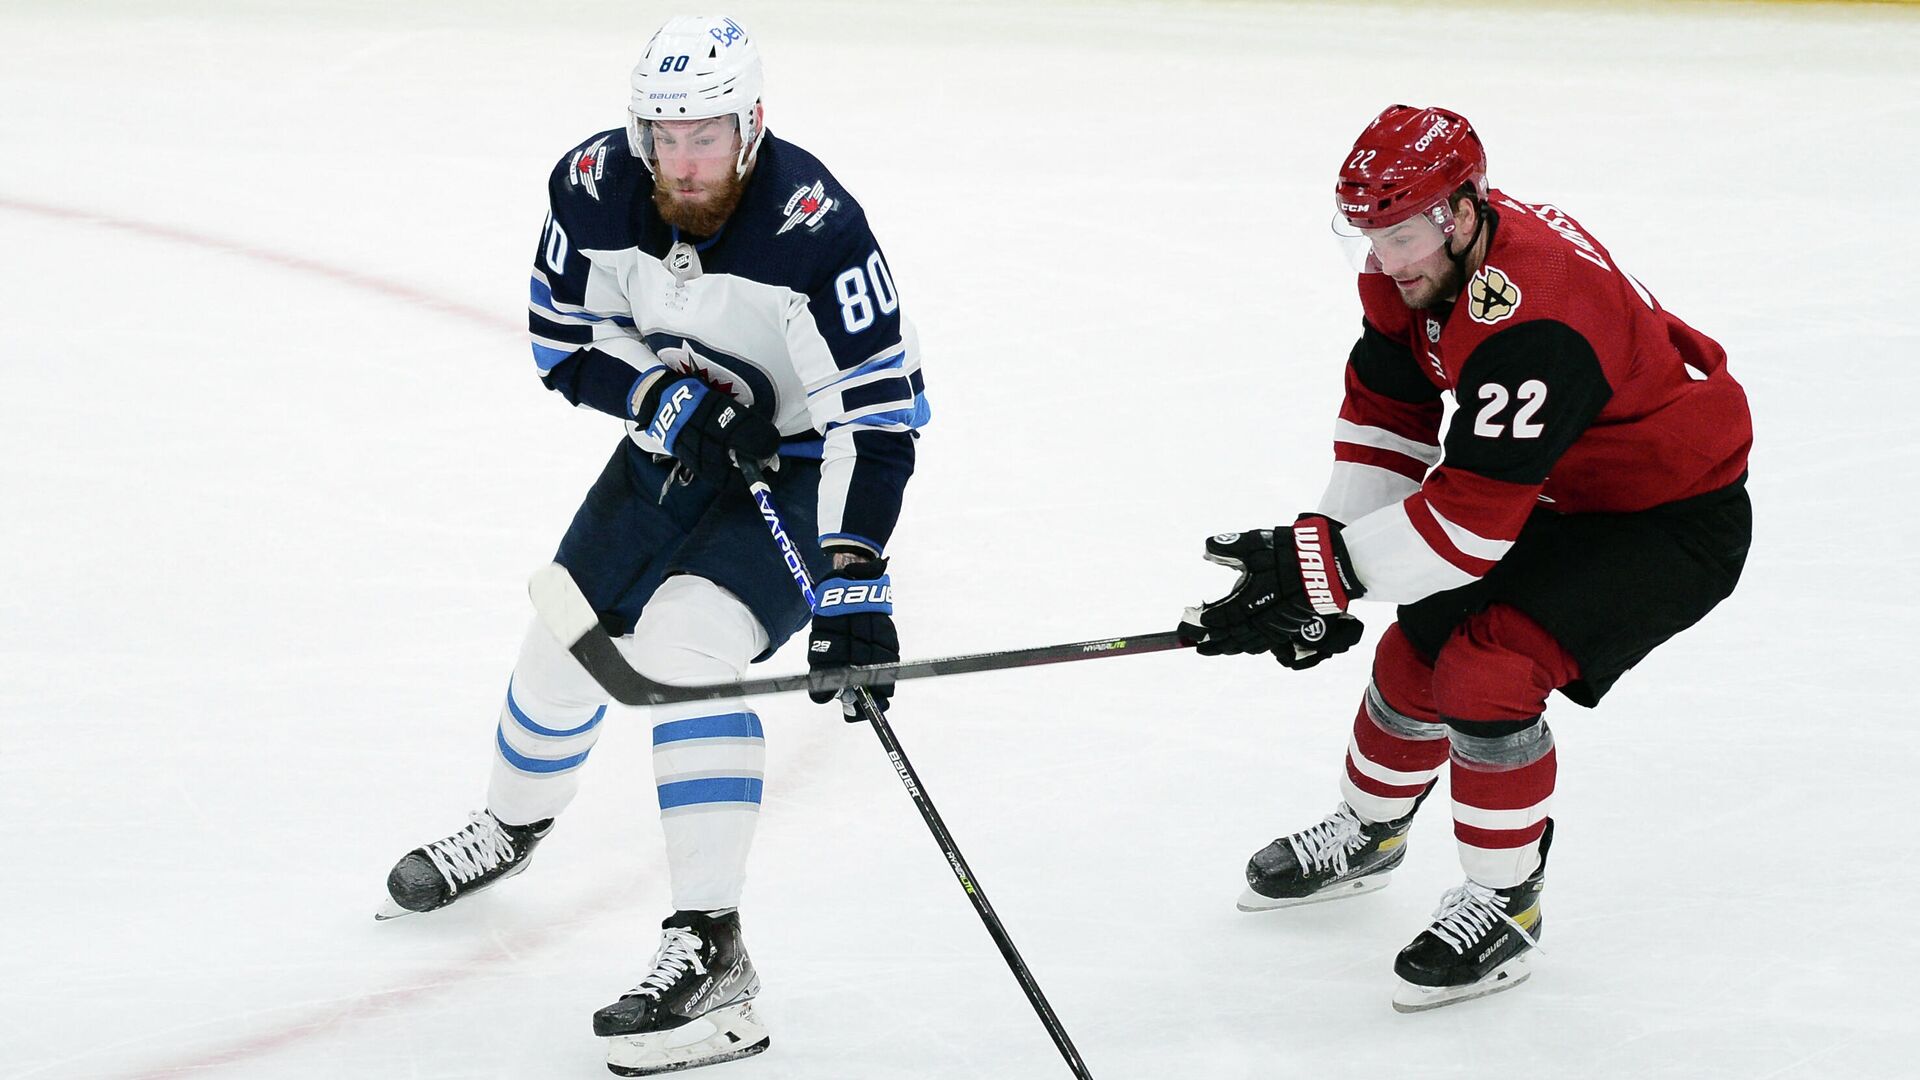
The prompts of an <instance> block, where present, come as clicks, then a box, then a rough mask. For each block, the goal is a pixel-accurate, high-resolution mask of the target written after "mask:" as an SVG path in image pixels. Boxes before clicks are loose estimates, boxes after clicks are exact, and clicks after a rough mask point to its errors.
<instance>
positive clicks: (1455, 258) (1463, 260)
mask: <svg viewBox="0 0 1920 1080" xmlns="http://www.w3.org/2000/svg"><path fill="white" fill-rule="evenodd" d="M1498 220H1499V219H1498V218H1497V217H1496V216H1495V215H1494V210H1493V207H1491V206H1488V205H1487V200H1485V199H1481V198H1476V199H1474V200H1473V235H1472V236H1470V237H1468V238H1467V246H1466V247H1465V248H1464V249H1462V250H1461V252H1460V254H1458V255H1455V254H1454V253H1453V245H1452V244H1448V245H1447V261H1448V262H1451V263H1452V264H1453V270H1454V272H1455V273H1457V274H1459V275H1460V285H1461V287H1462V288H1465V287H1466V283H1467V256H1468V255H1471V254H1473V247H1474V245H1475V244H1478V243H1479V242H1480V233H1481V232H1482V231H1483V230H1487V229H1490V228H1492V227H1493V225H1494V224H1496V223H1497V222H1498Z"/></svg>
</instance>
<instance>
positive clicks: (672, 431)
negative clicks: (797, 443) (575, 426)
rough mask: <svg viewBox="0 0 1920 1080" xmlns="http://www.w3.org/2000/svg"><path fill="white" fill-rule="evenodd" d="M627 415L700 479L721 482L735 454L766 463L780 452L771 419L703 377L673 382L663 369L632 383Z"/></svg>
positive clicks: (776, 431)
mask: <svg viewBox="0 0 1920 1080" xmlns="http://www.w3.org/2000/svg"><path fill="white" fill-rule="evenodd" d="M631 412H632V414H633V418H634V419H635V420H637V421H639V422H640V423H643V424H646V425H647V434H649V435H651V436H653V437H654V438H656V439H658V440H660V445H662V446H664V447H666V450H667V453H669V454H672V455H673V456H674V457H675V458H678V459H679V461H680V463H681V464H683V465H685V466H686V467H687V469H688V470H689V471H691V472H692V473H693V474H694V475H695V476H698V477H700V478H701V479H703V480H712V481H716V482H722V483H724V482H725V481H726V479H727V478H728V477H729V476H731V475H732V473H733V471H734V470H733V455H735V454H739V455H740V456H741V457H743V458H746V459H748V460H751V461H766V460H767V459H768V458H771V457H773V456H774V455H776V454H778V453H779V452H780V431H779V429H778V428H775V427H774V426H773V423H772V421H769V420H768V419H767V418H766V417H764V416H761V415H760V414H759V413H756V412H754V411H753V410H752V409H749V408H747V407H746V406H745V405H742V404H740V402H738V401H736V400H734V397H733V395H732V394H729V393H727V392H726V391H724V390H721V389H720V388H719V387H717V386H714V385H713V384H711V383H709V382H707V381H706V380H705V379H698V378H694V377H693V376H690V375H688V376H681V377H679V378H675V377H674V373H673V372H671V371H667V370H665V369H662V370H661V371H660V372H659V373H658V374H656V375H654V376H652V377H651V378H650V379H643V380H641V381H640V382H639V383H638V384H636V385H635V387H634V392H633V397H632V407H631Z"/></svg>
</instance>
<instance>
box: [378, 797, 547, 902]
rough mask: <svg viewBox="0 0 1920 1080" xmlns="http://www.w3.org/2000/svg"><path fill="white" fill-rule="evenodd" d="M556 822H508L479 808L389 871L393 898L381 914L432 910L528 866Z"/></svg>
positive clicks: (388, 882)
mask: <svg viewBox="0 0 1920 1080" xmlns="http://www.w3.org/2000/svg"><path fill="white" fill-rule="evenodd" d="M552 828H553V819H552V818H548V819H546V820H545V821H536V822H534V823H533V824H531V825H504V824H502V823H501V822H500V819H499V818H496V817H494V816H493V814H492V812H491V811H487V810H479V811H476V812H475V813H474V814H473V820H472V823H471V824H469V825H468V826H467V827H466V828H464V829H461V830H460V831H459V832H457V833H454V834H453V835H452V836H449V837H447V838H446V839H445V840H435V841H434V842H433V843H431V844H428V845H426V846H425V847H417V848H414V849H413V850H412V851H409V852H407V854H406V855H405V856H403V857H402V858H401V859H400V861H399V862H397V863H395V864H393V869H392V870H391V871H390V872H388V874H387V897H388V902H387V904H386V906H385V907H382V908H381V909H380V910H379V911H378V912H376V913H375V914H374V918H376V919H397V918H399V917H400V916H402V915H412V914H415V913H416V912H421V911H432V910H434V909H435V908H443V907H446V906H447V905H448V904H451V903H453V902H454V901H455V900H458V899H459V898H461V897H462V896H466V895H467V894H469V893H474V892H478V891H480V890H481V889H484V888H486V887H487V886H489V885H492V884H494V883H495V882H499V881H504V880H506V879H507V878H510V877H512V876H513V875H515V874H517V873H519V872H520V871H522V870H525V869H526V868H527V860H528V859H530V858H532V857H533V849H534V848H535V847H536V846H537V845H538V844H539V843H540V841H541V840H542V839H543V838H545V837H546V835H547V832H548V831H549V830H551V829H552Z"/></svg>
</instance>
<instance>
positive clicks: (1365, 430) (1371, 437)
mask: <svg viewBox="0 0 1920 1080" xmlns="http://www.w3.org/2000/svg"><path fill="white" fill-rule="evenodd" d="M1333 442H1334V445H1335V446H1336V447H1337V446H1339V445H1340V444H1342V443H1346V444H1349V445H1351V446H1364V447H1368V448H1370V449H1374V450H1385V451H1389V452H1391V453H1395V454H1401V455H1404V456H1406V457H1410V458H1412V459H1413V460H1415V461H1417V462H1419V463H1420V464H1421V465H1422V466H1424V468H1422V469H1421V474H1422V475H1425V473H1426V469H1430V468H1432V467H1433V466H1435V465H1438V464H1440V444H1439V443H1437V442H1421V441H1420V440H1418V439H1409V438H1407V437H1406V436H1404V435H1396V434H1394V433H1393V432H1391V431H1388V430H1387V429H1386V428H1383V427H1375V426H1373V425H1371V424H1356V423H1354V422H1353V421H1351V420H1346V419H1340V420H1335V421H1334V422H1333Z"/></svg>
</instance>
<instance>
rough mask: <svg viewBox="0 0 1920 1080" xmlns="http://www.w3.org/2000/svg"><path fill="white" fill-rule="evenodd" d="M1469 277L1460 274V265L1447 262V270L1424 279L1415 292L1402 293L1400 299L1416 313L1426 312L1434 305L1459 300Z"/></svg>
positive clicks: (1450, 261) (1450, 260)
mask: <svg viewBox="0 0 1920 1080" xmlns="http://www.w3.org/2000/svg"><path fill="white" fill-rule="evenodd" d="M1466 283H1467V277H1466V275H1465V274H1463V273H1461V272H1460V264H1459V263H1456V262H1454V261H1453V260H1452V259H1448V260H1447V264H1446V268H1445V269H1443V270H1441V271H1440V272H1439V274H1438V275H1436V276H1434V277H1432V278H1423V279H1422V280H1421V282H1420V285H1419V286H1418V287H1417V288H1416V289H1415V290H1414V291H1413V292H1402V293H1401V294H1400V299H1401V300H1402V301H1404V302H1405V303H1406V305H1407V306H1408V307H1409V308H1412V309H1413V310H1415V311H1424V310H1426V309H1428V308H1431V307H1432V306H1433V305H1435V304H1438V303H1442V302H1444V301H1448V300H1454V299H1458V298H1459V296H1460V290H1461V289H1462V288H1464V287H1465V286H1466Z"/></svg>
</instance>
